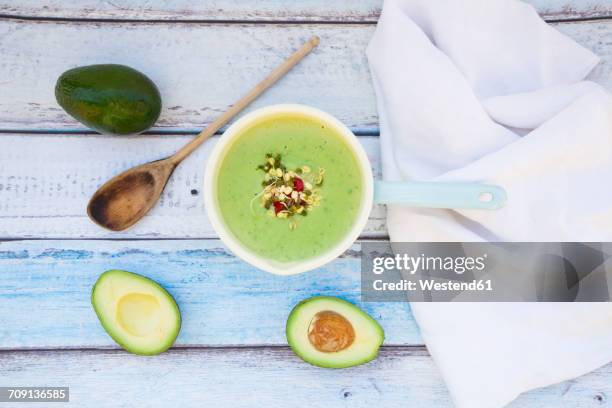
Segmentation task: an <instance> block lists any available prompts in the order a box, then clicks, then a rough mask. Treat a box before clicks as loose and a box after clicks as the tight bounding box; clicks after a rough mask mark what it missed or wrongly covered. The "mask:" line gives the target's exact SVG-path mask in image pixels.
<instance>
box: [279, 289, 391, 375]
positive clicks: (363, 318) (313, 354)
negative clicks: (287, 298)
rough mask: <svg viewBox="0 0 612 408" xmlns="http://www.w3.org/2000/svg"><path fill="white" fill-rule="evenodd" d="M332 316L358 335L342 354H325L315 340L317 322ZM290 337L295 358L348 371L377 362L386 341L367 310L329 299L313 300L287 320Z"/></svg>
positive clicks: (303, 304) (295, 309) (313, 298)
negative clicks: (313, 337) (345, 321)
mask: <svg viewBox="0 0 612 408" xmlns="http://www.w3.org/2000/svg"><path fill="white" fill-rule="evenodd" d="M330 312H331V314H337V315H340V316H342V318H344V319H346V320H347V321H348V322H349V323H350V325H351V326H352V333H354V339H352V341H349V343H350V345H348V346H347V347H346V348H343V349H341V350H339V351H321V350H320V349H318V348H317V346H315V344H313V342H312V340H311V338H312V336H311V334H312V332H311V329H312V327H313V326H312V324H313V319H317V316H322V315H329V314H330ZM286 335H287V342H288V343H289V346H290V347H291V349H292V350H293V352H294V353H295V354H297V355H298V356H299V357H300V358H302V359H303V360H304V361H306V362H307V363H310V364H313V365H315V366H318V367H325V368H346V367H352V366H356V365H359V364H364V363H367V362H368V361H371V360H373V359H375V358H376V356H377V355H378V349H379V348H380V346H381V344H382V343H383V340H384V338H385V334H384V331H383V329H382V327H381V326H380V325H379V324H378V322H377V321H376V320H374V319H373V318H372V317H370V316H369V315H368V314H367V313H365V312H364V311H363V310H361V309H359V308H358V307H357V306H355V305H353V304H352V303H350V302H347V301H345V300H342V299H339V298H335V297H328V296H317V297H312V298H310V299H306V300H304V301H302V302H300V303H299V304H298V305H297V306H295V308H293V310H292V311H291V314H290V315H289V318H288V319H287V328H286ZM309 335H310V336H309ZM345 343H346V342H345ZM345 343H342V344H343V345H346V344H345Z"/></svg>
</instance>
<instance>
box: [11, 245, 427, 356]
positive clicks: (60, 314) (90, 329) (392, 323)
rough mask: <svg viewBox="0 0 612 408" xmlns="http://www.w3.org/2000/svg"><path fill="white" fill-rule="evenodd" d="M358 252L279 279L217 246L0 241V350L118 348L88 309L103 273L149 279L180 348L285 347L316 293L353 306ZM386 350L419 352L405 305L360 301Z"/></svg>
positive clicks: (357, 284)
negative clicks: (293, 317) (177, 329)
mask: <svg viewBox="0 0 612 408" xmlns="http://www.w3.org/2000/svg"><path fill="white" fill-rule="evenodd" d="M358 250H359V245H358V244H357V245H355V246H354V247H353V249H352V250H350V251H348V252H347V253H346V254H345V255H344V256H343V257H341V258H339V259H337V260H336V261H334V262H332V263H331V264H329V265H327V266H326V267H323V268H321V269H318V270H316V271H313V272H310V273H306V274H301V275H296V276H290V277H280V276H274V275H271V274H268V273H266V272H262V271H259V270H257V269H255V268H253V267H251V266H249V265H247V264H245V263H244V262H242V261H239V260H238V259H236V258H235V257H234V256H233V255H232V254H231V253H229V252H228V250H227V249H226V248H225V247H224V246H223V245H222V244H221V243H220V241H218V240H173V241H101V240H100V241H44V240H41V241H9V242H2V243H0V322H2V323H1V324H0V348H4V349H11V348H55V347H71V348H76V347H114V343H113V342H112V340H111V339H110V338H109V337H108V336H107V335H106V334H105V333H104V331H103V330H102V328H101V327H100V324H99V323H98V320H97V318H96V316H95V314H94V312H93V311H92V309H91V306H90V291H91V287H92V285H93V284H94V282H95V281H96V279H97V277H98V276H99V275H100V274H101V273H102V272H104V271H105V270H108V269H125V270H128V271H132V272H136V273H140V274H143V275H146V276H148V277H150V278H152V279H154V280H156V281H158V282H160V283H161V284H162V285H163V286H164V287H165V288H167V289H168V291H169V292H170V293H172V294H173V295H174V296H175V298H176V300H177V302H178V304H179V307H180V308H181V311H182V316H183V327H182V330H181V333H180V336H179V338H178V340H177V344H178V345H179V346H200V345H206V346H227V345H238V346H245V345H284V344H286V340H285V334H284V327H285V321H286V318H287V316H288V314H289V312H290V310H291V309H292V308H293V306H294V305H295V304H297V303H298V302H299V301H301V300H302V299H305V298H307V297H310V296H314V295H331V296H341V297H344V298H346V299H348V300H350V301H354V302H356V303H359V297H360V274H359V270H360V259H359V254H358V252H357V251H358ZM360 305H361V306H362V307H363V308H364V309H365V310H366V311H368V312H369V313H370V314H371V315H372V316H374V317H375V318H376V319H377V320H379V321H380V323H381V324H382V326H383V327H384V329H385V332H386V337H387V340H386V344H393V345H418V344H422V340H421V338H420V336H419V333H418V329H417V327H416V324H415V322H414V320H413V317H412V315H411V313H410V308H409V305H408V304H402V303H360Z"/></svg>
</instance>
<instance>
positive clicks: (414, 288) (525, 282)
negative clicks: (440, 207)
mask: <svg viewBox="0 0 612 408" xmlns="http://www.w3.org/2000/svg"><path fill="white" fill-rule="evenodd" d="M610 254H612V243H565V242H564V243H560V242H544V243H534V242H524V243H486V242H485V243H448V242H445V243H440V242H435V243H405V242H403V243H395V242H394V243H390V242H382V241H376V242H364V243H362V258H361V289H362V299H363V300H364V301H375V302H385V301H391V302H393V301H401V302H405V301H411V302H483V301H485V302H486V301H492V302H607V301H609V300H610V298H611V296H610V295H611V290H610V285H609V284H608V282H612V262H610V263H609V262H608V260H609V258H610Z"/></svg>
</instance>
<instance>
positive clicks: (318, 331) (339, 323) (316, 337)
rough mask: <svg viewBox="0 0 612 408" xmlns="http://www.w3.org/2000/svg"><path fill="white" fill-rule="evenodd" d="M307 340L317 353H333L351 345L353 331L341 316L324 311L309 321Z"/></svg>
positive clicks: (351, 326) (353, 339)
mask: <svg viewBox="0 0 612 408" xmlns="http://www.w3.org/2000/svg"><path fill="white" fill-rule="evenodd" d="M308 340H309V341H310V344H312V346H313V347H314V348H316V349H317V350H318V351H321V352H323V353H335V352H338V351H342V350H344V349H346V348H348V347H350V346H351V344H353V342H354V341H355V329H354V328H353V325H351V323H350V322H349V321H348V320H347V319H346V318H345V317H344V316H342V315H341V314H339V313H336V312H332V311H329V310H325V311H322V312H319V313H317V314H316V315H315V316H314V317H313V319H312V320H311V322H310V325H309V327H308Z"/></svg>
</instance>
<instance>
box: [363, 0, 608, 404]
mask: <svg viewBox="0 0 612 408" xmlns="http://www.w3.org/2000/svg"><path fill="white" fill-rule="evenodd" d="M367 55H368V59H369V61H370V67H371V71H372V76H373V79H374V86H375V90H376V94H377V102H378V111H379V118H380V128H381V149H382V156H383V173H384V178H385V179H387V180H445V181H482V182H489V183H494V184H499V185H501V186H503V187H504V188H505V189H506V191H507V193H508V202H507V205H506V206H505V208H503V209H502V210H499V211H477V210H467V211H449V210H430V209H412V208H405V207H399V206H393V207H391V208H389V211H388V222H387V225H388V227H389V234H390V236H391V240H392V241H396V242H397V241H408V242H410V241H422V242H428V241H555V242H556V241H612V187H610V182H611V181H612V98H611V96H610V95H609V94H608V93H607V92H606V91H605V90H604V89H603V88H601V87H600V86H599V85H597V84H595V83H592V82H588V81H583V80H584V78H585V77H586V76H587V75H588V74H589V72H590V71H591V70H592V69H593V68H594V66H595V65H596V64H597V63H598V58H597V57H596V56H595V55H594V54H593V53H591V52H590V51H588V50H586V49H585V48H583V47H581V46H579V45H578V44H576V43H575V42H574V41H572V40H571V39H569V38H567V37H565V36H564V35H562V34H560V33H559V32H558V31H556V30H555V29H554V28H553V27H550V26H549V25H547V24H546V23H545V22H543V21H542V20H541V19H540V17H539V16H538V14H537V13H536V12H535V10H534V9H533V8H532V7H531V6H530V5H527V4H525V3H522V2H520V1H518V0H462V1H457V0H386V2H385V6H384V10H383V13H382V16H381V18H380V21H379V23H378V27H377V29H376V33H375V35H374V37H373V39H372V41H371V43H370V45H369V47H368V50H367ZM412 307H413V312H414V315H415V317H416V319H417V322H418V323H419V326H420V328H421V332H422V335H423V338H424V340H425V342H426V344H427V347H428V349H429V351H430V353H431V355H432V357H433V359H434V360H435V361H436V363H437V365H438V367H439V369H440V371H441V373H442V376H443V377H444V379H445V381H446V384H447V386H448V388H449V390H450V393H451V396H452V398H453V400H454V401H455V403H456V405H457V406H459V407H470V408H472V407H499V406H503V405H505V404H506V403H508V402H510V401H511V400H513V399H514V398H515V397H516V396H517V395H518V394H520V393H521V392H524V391H527V390H529V389H532V388H536V387H542V386H546V385H549V384H552V383H556V382H560V381H563V380H566V379H569V378H572V377H576V376H579V375H582V374H584V373H587V372H588V371H591V370H593V369H595V368H597V367H599V366H601V365H604V364H606V363H607V362H609V361H612V303H591V304H587V303H584V304H574V303H414V304H413V305H412Z"/></svg>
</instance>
